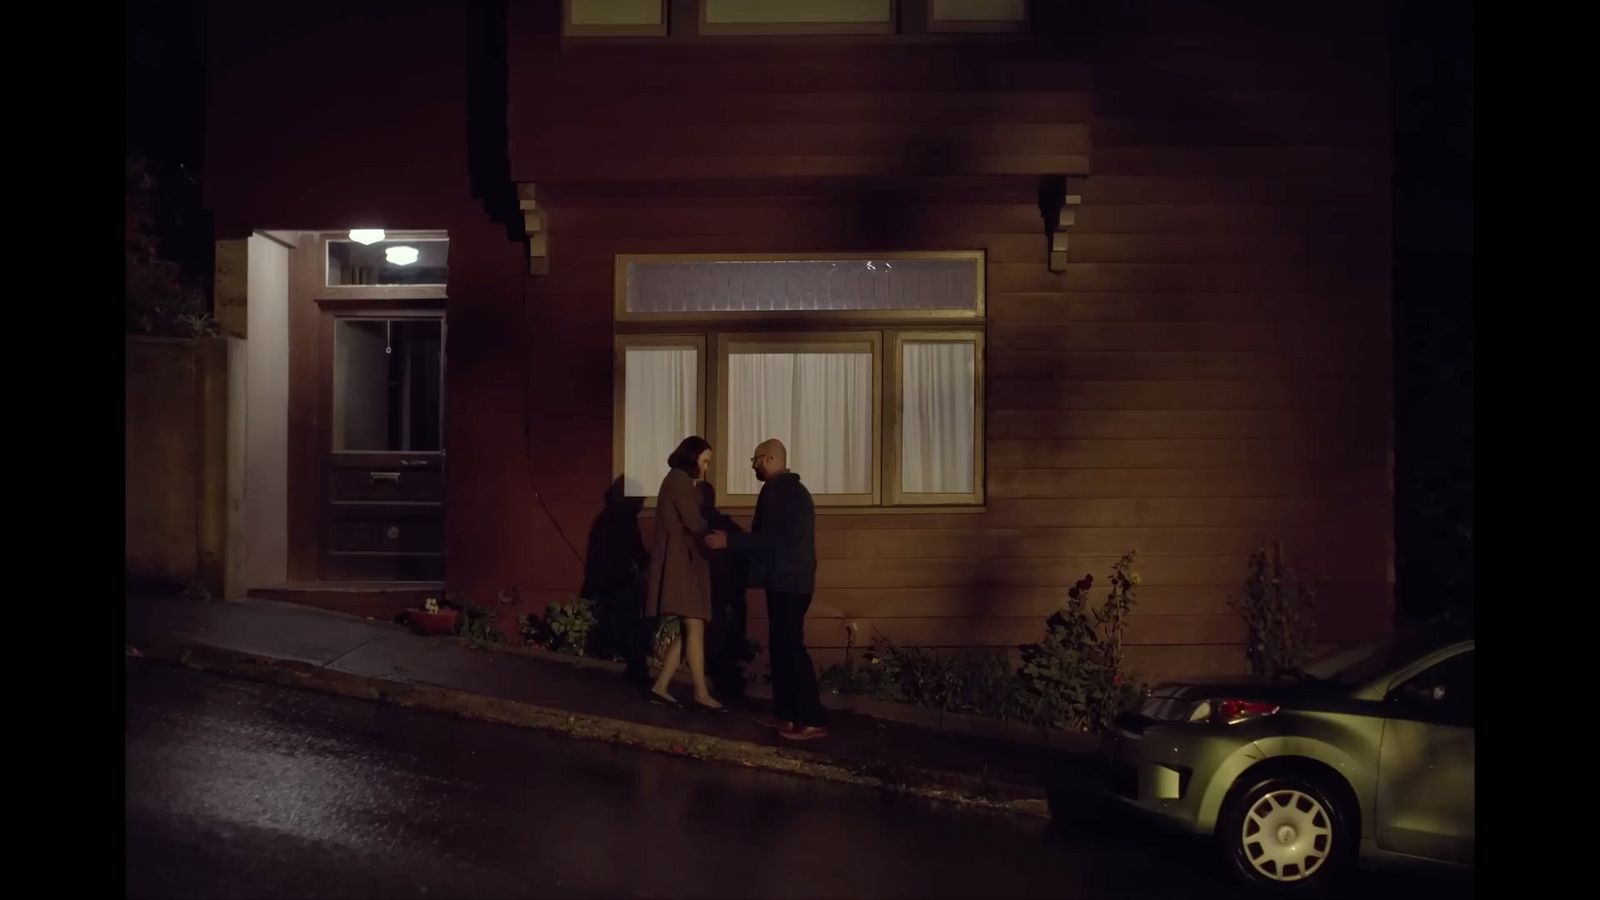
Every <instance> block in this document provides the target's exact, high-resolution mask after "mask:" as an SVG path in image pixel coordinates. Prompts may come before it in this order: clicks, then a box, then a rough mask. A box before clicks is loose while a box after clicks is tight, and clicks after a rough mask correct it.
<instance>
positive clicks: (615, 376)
mask: <svg viewBox="0 0 1600 900" xmlns="http://www.w3.org/2000/svg"><path fill="white" fill-rule="evenodd" d="M613 346H614V348H615V349H614V350H613V353H612V372H611V469H612V478H613V479H616V478H622V479H624V481H623V484H624V493H626V484H627V481H626V477H627V471H626V466H627V461H628V457H627V453H628V448H627V436H628V407H627V403H628V397H627V389H628V350H629V349H630V348H633V347H684V346H692V347H694V350H695V377H696V378H697V379H698V385H699V388H700V402H699V403H698V404H696V406H695V433H696V434H700V435H705V433H706V397H707V396H708V393H709V391H710V390H711V388H710V385H708V384H707V381H706V375H707V369H708V368H709V367H708V366H707V365H706V349H707V336H706V335H705V334H698V333H684V332H673V333H671V334H655V333H652V334H619V335H616V336H615V338H614V345H613ZM683 437H688V435H684V436H683ZM707 439H708V440H709V438H707ZM712 445H713V446H715V442H713V444H712ZM715 463H716V454H715V452H713V454H712V464H713V465H715ZM661 464H662V466H663V468H662V470H661V475H662V477H666V474H667V472H666V468H665V466H666V460H662V463H661ZM643 500H644V505H645V507H647V508H650V509H654V508H655V505H656V495H655V494H645V495H644V497H643Z"/></svg>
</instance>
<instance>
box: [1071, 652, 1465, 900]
mask: <svg viewBox="0 0 1600 900" xmlns="http://www.w3.org/2000/svg"><path fill="white" fill-rule="evenodd" d="M1472 664H1473V640H1472V639H1471V637H1470V636H1457V637H1453V638H1452V637H1443V638H1441V637H1435V638H1432V639H1414V638H1404V637H1397V638H1394V639H1390V640H1386V641H1382V642H1376V643H1372V644H1367V645H1363V646H1359V647H1355V648H1352V649H1348V650H1344V651H1341V652H1339V653H1336V654H1333V655H1330V656H1327V657H1324V658H1322V659H1320V660H1318V661H1316V662H1314V663H1311V664H1309V665H1307V666H1305V667H1304V669H1303V670H1298V671H1296V672H1295V673H1294V675H1293V677H1292V678H1289V679H1281V680H1276V681H1267V680H1250V679H1241V678H1230V679H1191V680H1185V681H1182V682H1174V683H1167V684H1163V685H1160V686H1159V687H1156V688H1154V689H1153V690H1151V691H1150V692H1149V694H1148V695H1147V696H1146V698H1145V700H1144V703H1143V704H1142V706H1141V707H1140V709H1139V710H1138V711H1137V712H1134V713H1128V714H1124V715H1123V716H1121V717H1119V718H1118V720H1117V721H1116V723H1115V725H1114V726H1113V727H1112V728H1110V729H1108V731H1107V732H1106V734H1105V736H1104V738H1103V742H1102V746H1101V758H1100V763H1099V765H1098V767H1097V772H1096V776H1097V777H1096V779H1095V780H1096V782H1097V783H1096V784H1095V786H1094V788H1093V789H1094V790H1095V791H1096V792H1097V793H1098V795H1099V796H1101V797H1110V798H1113V799H1115V800H1116V801H1119V802H1120V803H1122V804H1124V805H1126V806H1130V807H1133V808H1135V809H1137V810H1139V811H1141V812H1144V813H1149V814H1151V815H1153V816H1155V817H1157V818H1159V819H1162V820H1165V821H1166V822H1167V823H1169V824H1171V825H1174V826H1177V827H1178V828H1181V829H1183V830H1185V831H1190V832H1194V833H1197V834H1202V835H1209V836H1214V837H1215V838H1216V840H1217V842H1218V843H1219V844H1220V847H1221V849H1222V851H1223V853H1224V855H1225V857H1226V859H1227V861H1228V864H1229V865H1230V867H1231V868H1232V869H1233V871H1234V872H1235V873H1236V874H1237V875H1238V876H1240V877H1241V878H1243V879H1244V880H1245V881H1247V882H1250V883H1254V884H1256V885H1259V886H1263V887H1272V888H1278V889H1290V890H1294V889H1311V888H1314V887H1316V886H1318V885H1323V884H1325V883H1327V882H1328V881H1329V880H1330V879H1331V878H1332V876H1333V875H1334V874H1335V873H1336V872H1337V871H1338V870H1339V869H1340V868H1341V867H1342V866H1343V865H1345V864H1347V863H1349V862H1352V861H1355V860H1362V861H1368V862H1397V861H1409V862H1427V863H1441V864H1445V865H1448V866H1456V867H1465V868H1469V869H1470V868H1471V867H1472V865H1473V829H1474V793H1475V788H1474V771H1475V769H1474V743H1475V742H1474V734H1473V725H1472V709H1473V699H1472V682H1473V668H1472ZM1079 787H1080V788H1081V787H1082V785H1081V783H1080V785H1079ZM1060 796H1061V795H1060V794H1058V793H1056V792H1054V791H1053V792H1052V798H1053V799H1055V798H1058V797H1060ZM1058 802H1059V801H1058Z"/></svg>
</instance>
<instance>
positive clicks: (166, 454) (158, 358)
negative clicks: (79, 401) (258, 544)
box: [123, 337, 229, 594]
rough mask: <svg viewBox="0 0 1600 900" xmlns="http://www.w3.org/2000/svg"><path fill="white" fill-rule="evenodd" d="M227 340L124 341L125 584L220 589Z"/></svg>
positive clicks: (216, 591) (224, 518)
mask: <svg viewBox="0 0 1600 900" xmlns="http://www.w3.org/2000/svg"><path fill="white" fill-rule="evenodd" d="M228 355H229V353H228V342H227V340H226V339H223V338H208V339H199V340H189V339H177V338H146V337H130V338H128V340H127V347H126V353H125V356H124V423H123V424H124V435H123V436H124V441H125V454H124V459H123V477H124V482H125V486H124V497H123V500H124V504H125V505H124V510H123V526H124V529H125V546H124V549H125V569H126V576H127V579H128V581H129V583H130V584H134V585H138V586H140V587H142V588H145V589H181V588H182V587H184V586H186V585H188V584H190V583H192V582H196V581H198V582H199V583H200V584H202V585H204V586H205V588H206V589H207V590H208V591H210V592H211V593H212V594H222V593H223V592H224V591H225V585H224V566H225V560H226V557H227V549H226V542H227V531H228V529H227V482H228V479H227V426H228V422H227V405H228V404H227V391H228V384H227V378H228Z"/></svg>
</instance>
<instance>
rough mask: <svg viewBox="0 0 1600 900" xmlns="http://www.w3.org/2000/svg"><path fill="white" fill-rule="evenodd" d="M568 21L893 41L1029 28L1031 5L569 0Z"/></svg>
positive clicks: (665, 30)
mask: <svg viewBox="0 0 1600 900" xmlns="http://www.w3.org/2000/svg"><path fill="white" fill-rule="evenodd" d="M675 7H676V10H675ZM675 11H676V13H677V14H676V15H675V14H674V13H675ZM563 16H564V17H563V21H562V35H563V36H565V37H568V38H607V37H611V38H641V37H646V38H648V37H657V38H665V37H671V38H675V39H693V38H699V37H727V36H735V37H737V36H761V35H769V36H771V35H778V36H781V35H827V34H837V35H861V34H876V35H891V36H892V35H907V34H930V33H933V34H937V33H948V32H968V33H973V32H988V33H1020V32H1026V31H1027V30H1028V28H1029V19H1028V0H566V3H565V4H564V14H563ZM674 22H676V23H677V24H676V26H674V24H673V23H674Z"/></svg>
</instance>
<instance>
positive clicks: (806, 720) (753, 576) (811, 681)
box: [706, 438, 828, 741]
mask: <svg viewBox="0 0 1600 900" xmlns="http://www.w3.org/2000/svg"><path fill="white" fill-rule="evenodd" d="M750 467H751V468H752V469H754V470H755V474H756V480H757V481H760V482H761V496H760V497H759V498H757V499H756V517H755V520H754V521H752V522H751V524H750V531H748V532H746V533H744V534H724V533H722V532H715V533H713V534H711V535H708V536H707V538H706V543H707V544H708V545H710V546H711V547H712V548H713V549H719V548H722V547H727V548H728V549H730V550H734V551H736V552H739V553H743V554H748V556H749V559H750V586H751V587H757V588H761V589H762V590H763V591H765V592H766V594H767V626H768V629H769V630H768V642H767V643H768V647H769V653H770V658H771V660H772V715H770V716H761V717H759V718H757V719H756V721H757V722H759V723H761V724H762V725H766V726H767V727H769V728H776V729H778V730H779V733H780V734H782V735H783V736H784V737H786V738H789V739H790V740H796V741H809V740H814V739H816V738H820V737H826V736H827V734H828V731H827V728H826V725H827V713H826V711H825V710H824V709H823V708H822V700H821V698H820V697H819V696H818V694H817V670H816V667H815V666H813V665H812V663H811V654H810V653H808V652H807V651H806V638H805V627H806V610H808V609H810V608H811V594H812V592H813V591H815V590H816V585H817V543H816V526H817V510H816V506H815V504H813V503H812V501H811V492H810V491H808V490H806V487H805V485H803V484H801V483H800V476H799V475H796V474H795V473H793V472H791V471H789V451H788V449H787V448H785V447H784V446H783V442H782V441H779V440H777V439H776V438H773V439H770V440H766V441H762V442H761V446H759V447H757V448H756V450H755V453H754V454H752V455H751V457H750Z"/></svg>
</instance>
